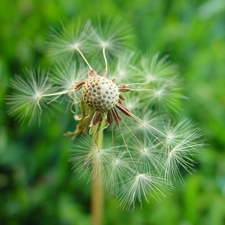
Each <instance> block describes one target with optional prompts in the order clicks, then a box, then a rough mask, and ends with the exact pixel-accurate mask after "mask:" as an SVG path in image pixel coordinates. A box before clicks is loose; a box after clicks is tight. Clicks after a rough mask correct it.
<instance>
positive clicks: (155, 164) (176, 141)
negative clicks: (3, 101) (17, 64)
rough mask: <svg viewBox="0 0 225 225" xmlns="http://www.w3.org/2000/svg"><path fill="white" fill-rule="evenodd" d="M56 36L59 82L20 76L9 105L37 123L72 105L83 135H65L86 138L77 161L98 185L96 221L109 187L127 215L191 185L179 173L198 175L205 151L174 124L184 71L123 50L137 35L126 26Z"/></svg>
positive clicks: (195, 134) (187, 127)
mask: <svg viewBox="0 0 225 225" xmlns="http://www.w3.org/2000/svg"><path fill="white" fill-rule="evenodd" d="M50 37H51V43H50V55H51V56H54V58H56V59H57V60H58V65H57V66H56V67H55V69H54V70H53V71H54V74H56V75H55V76H53V77H52V79H51V80H50V78H49V74H44V73H41V72H40V71H39V72H38V74H37V75H36V74H35V73H34V72H33V71H27V76H26V77H25V78H27V79H24V78H21V77H17V78H16V80H15V81H13V82H12V88H13V89H14V90H16V91H17V92H15V93H14V94H12V95H11V96H9V97H8V98H7V100H8V103H9V104H10V105H12V107H11V111H10V114H12V115H14V114H15V115H17V114H18V116H19V118H20V119H21V120H24V119H25V117H29V118H30V120H29V121H30V122H31V121H32V120H33V119H34V117H37V116H38V117H39V116H41V115H42V111H43V110H44V108H47V107H49V105H50V104H52V103H53V102H57V101H58V100H59V99H61V101H66V102H67V103H69V105H70V109H71V112H72V115H73V118H74V119H75V120H76V129H75V130H74V131H70V132H67V133H65V134H64V136H70V137H71V140H75V139H77V137H79V136H81V135H83V137H82V139H79V140H81V143H80V144H79V145H76V147H75V149H74V150H73V151H72V156H71V160H70V161H71V162H72V164H73V168H74V169H75V170H76V171H78V173H79V174H80V176H81V178H83V177H87V180H88V181H92V183H93V190H92V191H93V196H94V197H93V202H94V203H93V205H95V207H94V208H96V207H97V208H98V209H94V212H93V216H94V218H95V216H96V215H97V214H98V215H99V212H96V211H95V210H100V211H101V210H102V209H101V207H102V206H101V205H102V203H100V202H101V201H102V198H103V197H102V195H103V192H102V191H101V190H102V188H103V187H104V188H105V189H106V190H107V191H108V192H109V193H111V194H112V195H114V196H115V197H116V198H117V199H118V200H119V205H120V206H121V207H122V208H130V207H131V208H134V206H135V203H136V202H139V203H140V204H141V205H142V200H143V199H145V200H146V201H147V202H149V197H150V196H153V197H155V198H156V199H159V198H160V196H165V193H166V192H167V190H170V189H171V188H172V187H173V179H176V178H178V179H179V180H180V181H181V182H183V178H182V176H181V173H180V172H179V168H180V167H182V168H184V169H185V170H187V171H188V172H191V171H192V168H193V165H194V160H193V156H194V154H195V152H196V149H198V148H199V147H201V146H202V145H203V144H202V142H201V141H199V140H200V139H201V135H200V132H199V130H198V129H196V128H195V126H194V125H193V124H191V123H190V122H189V121H188V120H182V121H180V122H177V123H175V122H172V118H173V116H172V115H173V114H172V112H173V111H176V112H178V108H179V107H178V106H179V102H180V101H181V100H182V99H183V98H184V97H183V95H182V93H181V82H180V80H179V78H178V72H177V67H176V66H174V65H171V64H169V63H168V62H167V60H166V59H167V57H163V58H161V59H160V57H159V53H156V54H153V55H151V56H143V57H140V56H139V55H137V54H136V52H135V51H131V50H123V45H124V43H126V38H128V37H129V35H127V29H125V27H120V26H119V23H118V21H115V22H110V21H106V23H105V24H98V26H97V27H95V26H94V25H93V24H92V23H91V21H88V22H87V23H85V24H84V25H80V24H79V26H78V27H77V26H75V25H74V24H73V23H70V24H69V25H68V27H67V26H66V25H63V27H62V30H61V31H59V32H53V34H52V35H51V36H50ZM99 50H100V51H99ZM99 52H101V55H99V54H95V53H99ZM72 55H76V58H75V59H74V58H73V57H71V56H72ZM65 58H68V60H65ZM89 58H90V59H89ZM93 58H94V59H93ZM59 59H60V60H59ZM92 59H93V60H92ZM101 61H102V62H103V64H102V63H101ZM102 65H103V66H102ZM61 96H66V98H61ZM42 108H43V109H42ZM23 112H25V113H23ZM109 131H110V133H111V141H110V144H109V143H108V146H106V142H105V141H104V137H105V136H104V135H106V136H107V137H108V138H109V135H108V134H109ZM75 141H76V140H75ZM96 193H97V194H96ZM96 195H98V196H99V199H96ZM95 201H98V202H99V204H96V203H95ZM96 205H98V206H96ZM96 217H98V216H96ZM93 220H94V221H95V223H96V224H100V223H101V222H100V220H101V219H99V218H95V219H93ZM97 221H98V222H97Z"/></svg>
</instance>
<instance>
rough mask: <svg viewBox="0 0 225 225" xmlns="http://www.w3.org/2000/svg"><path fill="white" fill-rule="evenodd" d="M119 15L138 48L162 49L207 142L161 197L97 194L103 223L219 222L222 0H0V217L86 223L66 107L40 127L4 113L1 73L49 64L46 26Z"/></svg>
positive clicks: (85, 199)
mask: <svg viewBox="0 0 225 225" xmlns="http://www.w3.org/2000/svg"><path fill="white" fill-rule="evenodd" d="M98 15H101V17H102V18H105V17H110V18H112V19H113V18H117V17H120V18H121V19H122V20H124V21H125V23H127V24H129V25H130V26H131V27H132V30H133V31H132V32H133V34H134V37H135V39H134V41H135V44H136V46H137V48H138V49H139V50H140V51H142V52H143V53H144V52H146V51H149V50H152V49H154V50H156V51H160V52H161V53H162V55H163V54H169V55H170V61H171V62H172V63H176V64H178V66H179V68H180V72H181V77H182V78H183V79H184V81H185V82H184V86H185V90H184V94H185V95H186V96H188V100H187V101H184V102H183V103H182V109H181V114H182V116H184V117H189V118H191V119H192V120H194V121H196V122H197V123H198V126H199V127H200V128H201V129H202V131H203V133H204V136H205V138H206V139H207V144H208V145H207V146H206V147H205V149H204V150H202V152H200V154H199V156H198V157H197V159H196V160H197V162H198V164H197V166H196V167H195V169H196V172H195V173H194V174H193V175H190V174H187V173H185V182H186V186H185V187H183V186H182V185H181V184H179V183H178V184H176V190H174V191H172V193H171V195H170V196H168V197H166V198H163V199H162V200H161V202H157V201H156V200H154V199H152V200H151V202H150V203H149V204H144V206H143V208H142V209H141V208H140V207H136V208H135V210H134V211H132V212H127V211H121V209H119V208H118V207H117V203H116V202H115V201H114V199H113V198H112V197H110V196H106V199H105V212H104V224H107V225H108V224H109V225H110V224H118V225H119V224H130V225H132V224H135V225H137V224H138V225H148V224H151V225H160V224H167V225H175V224H176V225H177V224H178V225H194V224H196V225H212V224H213V225H224V224H225V1H224V0H209V1H204V0H195V1H194V0H189V1H188V0H186V1H185V0H180V1H175V0H158V1H156V0H114V1H113V0H107V1H106V0H99V1H97V0H92V1H87V0H73V1H72V0H52V1H46V0H33V1H32V0H1V1H0V224H3V225H18V224H23V225H24V224H33V225H34V224H37V225H39V224H42V225H45V224H46V225H47V224H48V225H49V224H55V225H58V224H60V225H71V224H78V225H79V224H81V225H85V224H90V221H91V218H90V185H87V184H86V182H85V181H84V180H82V179H79V175H78V174H76V173H74V172H73V170H72V169H71V167H72V165H71V164H70V163H69V162H68V157H69V150H70V149H71V148H72V143H71V142H70V141H69V140H68V139H66V138H61V137H62V134H63V133H64V132H66V131H68V130H72V129H74V124H73V120H72V118H71V116H70V114H66V115H65V114H59V115H58V116H57V117H52V118H50V119H51V122H46V121H43V123H42V125H41V126H40V127H29V126H27V125H23V126H22V125H21V124H18V123H17V122H16V121H15V118H11V117H9V116H8V115H7V105H6V102H5V95H6V94H10V93H11V91H12V90H11V89H10V88H9V86H8V85H9V83H10V78H13V77H14V76H15V74H21V73H23V69H24V68H25V67H27V68H30V67H34V68H38V67H41V68H48V67H49V66H51V63H50V61H49V59H48V58H47V57H46V48H47V43H46V40H47V33H48V32H49V29H50V27H53V28H55V27H58V26H59V23H60V20H62V19H68V18H69V19H72V18H81V19H83V20H86V19H87V18H93V19H96V17H97V16H98Z"/></svg>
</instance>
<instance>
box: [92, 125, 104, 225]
mask: <svg viewBox="0 0 225 225" xmlns="http://www.w3.org/2000/svg"><path fill="white" fill-rule="evenodd" d="M103 126H104V123H103V122H101V123H100V124H99V128H100V129H99V131H98V132H97V133H94V134H93V135H92V138H93V142H94V144H96V145H97V146H98V149H99V151H102V147H103V129H102V128H103ZM92 166H93V168H92V169H93V174H92V197H91V201H92V206H91V210H92V224H93V225H102V218H103V203H104V193H103V187H102V164H101V161H97V162H96V163H95V162H93V165H92Z"/></svg>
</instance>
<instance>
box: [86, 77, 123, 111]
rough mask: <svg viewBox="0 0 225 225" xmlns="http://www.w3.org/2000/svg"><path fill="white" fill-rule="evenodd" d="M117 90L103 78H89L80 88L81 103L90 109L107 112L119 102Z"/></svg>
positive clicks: (111, 82) (108, 80) (109, 81)
mask: <svg viewBox="0 0 225 225" xmlns="http://www.w3.org/2000/svg"><path fill="white" fill-rule="evenodd" d="M119 95H120V93H119V89H118V87H117V86H116V85H115V84H114V83H113V81H111V80H110V79H107V78H105V77H101V76H99V75H98V76H94V77H90V78H89V79H88V80H87V81H86V82H85V84H84V85H83V86H82V97H83V101H84V102H85V103H86V104H87V105H88V106H89V107H90V108H92V109H95V110H97V111H100V112H107V111H108V110H110V109H112V108H113V107H114V106H115V105H116V104H117V103H118V100H119Z"/></svg>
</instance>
